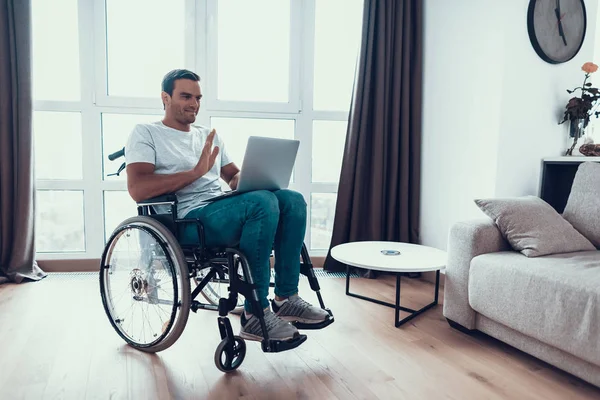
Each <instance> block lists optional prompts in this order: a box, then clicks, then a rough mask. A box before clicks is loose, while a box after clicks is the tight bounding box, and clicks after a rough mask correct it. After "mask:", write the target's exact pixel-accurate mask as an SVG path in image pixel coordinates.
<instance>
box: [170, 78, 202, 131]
mask: <svg viewBox="0 0 600 400" xmlns="http://www.w3.org/2000/svg"><path fill="white" fill-rule="evenodd" d="M201 98H202V93H201V91H200V82H196V81H193V80H190V79H178V80H176V81H175V87H174V88H173V95H172V96H169V94H168V93H164V92H163V101H164V103H165V110H166V112H167V115H169V116H172V117H173V118H175V120H177V121H178V122H179V123H182V124H192V123H194V121H196V115H198V111H199V110H200V99H201Z"/></svg>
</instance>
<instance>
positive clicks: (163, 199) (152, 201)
mask: <svg viewBox="0 0 600 400" xmlns="http://www.w3.org/2000/svg"><path fill="white" fill-rule="evenodd" d="M137 204H138V206H155V205H158V204H177V196H175V195H174V194H171V193H169V194H163V195H162V196H156V197H152V198H149V199H146V200H142V201H138V202H137Z"/></svg>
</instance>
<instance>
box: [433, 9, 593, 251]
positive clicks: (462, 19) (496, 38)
mask: <svg viewBox="0 0 600 400" xmlns="http://www.w3.org/2000/svg"><path fill="white" fill-rule="evenodd" d="M528 4H529V0H510V1H505V2H498V1H491V0H452V1H447V0H425V43H424V46H425V50H424V57H425V58H424V100H423V156H422V193H421V200H422V202H421V243H423V244H425V245H429V246H434V247H437V248H441V249H446V245H447V237H448V230H449V228H450V227H451V225H452V224H453V223H454V222H456V221H459V220H463V219H470V218H479V217H482V216H483V214H482V213H481V212H480V211H479V209H478V208H477V207H476V206H475V204H474V202H473V200H474V199H475V198H478V197H501V196H520V195H526V194H534V195H536V194H538V186H539V178H540V164H541V160H542V158H544V157H552V156H559V155H561V151H562V150H563V147H564V146H565V144H566V139H565V134H566V125H558V121H559V119H560V116H561V113H562V110H563V109H564V106H565V104H566V101H567V100H568V99H569V95H568V93H567V92H566V89H567V88H571V87H574V86H576V85H577V84H579V83H580V81H581V79H582V78H583V72H582V71H581V69H580V67H581V65H582V64H583V63H584V62H586V61H596V62H597V63H598V61H597V60H593V57H592V56H593V53H594V43H595V34H596V29H595V25H596V19H597V13H598V5H597V3H596V1H595V0H587V1H586V6H587V11H588V30H587V35H586V41H585V43H584V46H583V48H582V49H581V51H580V52H579V54H578V55H577V56H576V57H575V58H574V59H573V60H571V61H569V62H567V63H563V64H559V65H551V64H548V63H546V62H545V61H543V60H542V59H541V58H539V56H538V55H537V54H536V53H535V50H534V49H533V47H532V46H531V43H530V41H529V36H528V34H527V6H528Z"/></svg>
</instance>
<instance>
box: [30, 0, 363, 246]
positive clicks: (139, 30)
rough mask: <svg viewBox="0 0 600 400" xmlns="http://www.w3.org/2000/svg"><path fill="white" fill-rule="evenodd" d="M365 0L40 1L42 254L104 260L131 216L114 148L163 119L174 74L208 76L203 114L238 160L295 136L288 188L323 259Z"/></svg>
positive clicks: (37, 121) (37, 94) (37, 127)
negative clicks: (164, 92)
mask: <svg viewBox="0 0 600 400" xmlns="http://www.w3.org/2000/svg"><path fill="white" fill-rule="evenodd" d="M362 2H363V0H327V1H320V0H319V1H317V0H243V1H242V0H218V1H217V0H170V1H159V0H89V1H78V0H54V1H52V2H47V1H44V0H33V12H32V18H33V22H34V23H33V87H34V90H33V96H34V118H33V128H34V135H35V144H34V148H35V166H36V171H35V177H36V204H37V206H36V226H37V239H36V247H37V251H38V253H39V254H38V257H40V258H98V257H100V255H101V253H102V250H103V248H104V245H105V243H106V240H107V239H108V237H109V236H110V234H111V233H112V231H113V230H114V228H115V227H116V226H117V225H118V224H119V223H120V222H122V221H123V220H125V219H126V218H128V217H130V216H133V215H135V214H136V206H135V203H134V202H133V200H132V199H131V198H130V197H129V195H128V193H127V186H126V176H125V174H124V173H122V174H121V175H120V176H115V175H114V173H115V172H116V171H117V170H118V168H119V166H120V165H121V163H122V162H123V161H124V160H123V159H118V160H115V161H109V160H108V159H107V156H108V154H110V153H112V152H114V151H117V150H119V149H120V148H122V147H123V146H125V143H126V141H127V138H128V136H129V134H130V132H131V130H132V129H133V127H134V126H135V125H136V124H139V123H146V122H153V121H159V120H160V119H161V118H162V115H163V113H164V111H163V108H162V103H161V99H160V91H161V87H160V83H161V80H162V77H163V76H164V74H165V73H166V72H168V71H169V70H171V69H174V68H188V69H191V70H193V71H195V72H197V73H198V74H199V75H200V76H201V86H202V91H203V94H204V97H203V100H202V105H201V109H200V113H199V115H198V119H197V121H196V122H197V123H198V124H201V125H205V126H209V127H211V128H215V129H216V130H217V132H218V133H219V134H220V135H221V136H222V137H223V138H224V140H225V144H226V147H227V150H228V152H229V153H230V155H231V156H232V157H233V159H234V160H235V162H236V163H237V164H238V165H240V166H241V164H242V162H243V157H244V151H245V146H246V142H247V139H248V137H249V136H252V135H260V136H268V137H280V138H296V139H299V140H300V142H301V145H300V149H299V152H298V158H297V160H296V164H295V167H294V173H293V177H292V180H291V183H290V188H291V189H294V190H297V191H299V192H301V193H302V194H303V195H304V197H305V199H306V202H307V204H308V206H309V213H308V221H307V226H308V228H307V232H306V243H307V244H308V246H309V248H310V251H311V254H313V255H323V254H325V252H326V250H327V248H328V247H329V243H330V241H331V233H332V229H333V220H334V213H335V203H336V192H337V186H338V182H339V176H340V170H341V161H342V154H343V151H344V146H345V137H346V129H347V120H348V112H349V108H350V101H351V96H352V88H353V85H354V74H355V68H356V59H357V55H358V51H359V46H360V38H361V29H362V8H363V4H362ZM48 3H52V6H49V5H48ZM132 16H134V17H132Z"/></svg>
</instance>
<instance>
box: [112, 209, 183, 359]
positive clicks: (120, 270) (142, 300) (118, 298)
mask: <svg viewBox="0 0 600 400" xmlns="http://www.w3.org/2000/svg"><path fill="white" fill-rule="evenodd" d="M100 293H101V296H102V304H103V306H104V310H105V312H106V315H107V316H108V319H109V321H110V323H111V325H112V326H113V328H114V329H115V331H116V332H117V333H118V334H119V336H121V338H123V340H125V341H126V342H127V343H128V344H129V345H131V346H132V347H134V348H136V349H139V350H142V351H145V352H150V353H154V352H158V351H162V350H165V349H166V348H168V347H170V346H171V345H173V343H175V341H177V339H179V337H180V336H181V333H182V332H183V330H184V328H185V326H186V324H187V320H188V316H189V312H190V304H191V299H190V281H189V272H188V267H187V263H186V261H185V258H184V256H183V252H182V250H181V247H180V246H179V243H178V242H177V240H176V239H175V237H174V236H173V234H172V233H171V232H170V231H169V230H168V229H167V228H166V227H165V226H164V225H162V224H161V223H160V222H158V221H156V220H155V219H153V218H151V217H147V216H137V217H132V218H129V219H127V220H125V221H123V222H122V223H121V224H120V225H119V226H118V227H117V228H116V229H115V231H114V232H113V234H112V235H111V237H110V239H109V241H108V243H107V245H106V247H105V249H104V253H103V254H102V261H101V270H100Z"/></svg>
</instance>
